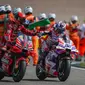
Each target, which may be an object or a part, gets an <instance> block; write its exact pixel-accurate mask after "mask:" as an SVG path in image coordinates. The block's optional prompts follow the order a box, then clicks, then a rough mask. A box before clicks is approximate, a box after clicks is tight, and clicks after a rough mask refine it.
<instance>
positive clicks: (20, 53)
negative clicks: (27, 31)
mask: <svg viewBox="0 0 85 85" xmlns="http://www.w3.org/2000/svg"><path fill="white" fill-rule="evenodd" d="M22 37H23V35H19V36H18V38H17V42H18V43H17V42H16V44H15V46H14V47H15V50H13V51H12V50H11V49H10V50H7V51H3V50H1V53H0V57H1V56H2V58H1V62H0V80H1V79H3V78H4V77H5V76H8V77H13V80H14V81H15V82H19V81H21V80H22V78H23V77H24V75H25V72H26V67H27V62H26V58H27V57H28V56H27V55H26V54H27V52H28V49H27V48H25V47H24V45H25V44H26V43H25V41H23V38H22ZM18 44H20V45H21V46H23V48H22V49H18ZM12 46H13V45H12ZM12 46H11V47H12ZM16 50H17V53H16Z"/></svg>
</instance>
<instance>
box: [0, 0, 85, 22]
mask: <svg viewBox="0 0 85 85" xmlns="http://www.w3.org/2000/svg"><path fill="white" fill-rule="evenodd" d="M4 4H10V5H11V6H12V7H21V8H22V9H24V7H25V6H32V7H33V9H34V15H35V16H38V15H39V13H41V12H45V13H46V14H48V13H51V12H53V13H56V16H57V17H56V20H69V19H70V17H71V16H72V15H77V16H78V17H79V20H80V23H81V22H82V21H83V20H84V19H85V0H0V5H4Z"/></svg>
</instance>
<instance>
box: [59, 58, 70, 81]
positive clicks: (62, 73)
mask: <svg viewBox="0 0 85 85" xmlns="http://www.w3.org/2000/svg"><path fill="white" fill-rule="evenodd" d="M70 70H71V61H70V60H67V59H64V60H61V61H60V62H59V75H58V78H59V80H60V81H66V80H67V78H68V76H69V74H70Z"/></svg>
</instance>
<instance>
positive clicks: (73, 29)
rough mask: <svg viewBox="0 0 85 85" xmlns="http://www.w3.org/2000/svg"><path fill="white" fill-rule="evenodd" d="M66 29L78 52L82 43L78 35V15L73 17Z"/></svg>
mask: <svg viewBox="0 0 85 85" xmlns="http://www.w3.org/2000/svg"><path fill="white" fill-rule="evenodd" d="M66 29H67V30H68V32H69V37H70V39H71V40H72V41H73V43H74V45H75V46H76V48H77V50H79V42H80V38H79V35H78V31H79V23H78V17H77V16H76V15H73V16H72V17H71V22H69V23H68V24H67V25H66Z"/></svg>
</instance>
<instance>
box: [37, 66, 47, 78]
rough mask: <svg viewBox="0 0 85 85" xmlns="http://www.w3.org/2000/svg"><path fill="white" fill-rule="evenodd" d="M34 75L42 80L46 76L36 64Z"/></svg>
mask: <svg viewBox="0 0 85 85" xmlns="http://www.w3.org/2000/svg"><path fill="white" fill-rule="evenodd" d="M36 75H37V77H38V78H39V79H40V80H44V79H45V78H46V77H47V76H46V73H45V71H44V70H43V68H42V67H40V66H39V65H37V66H36Z"/></svg>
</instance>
